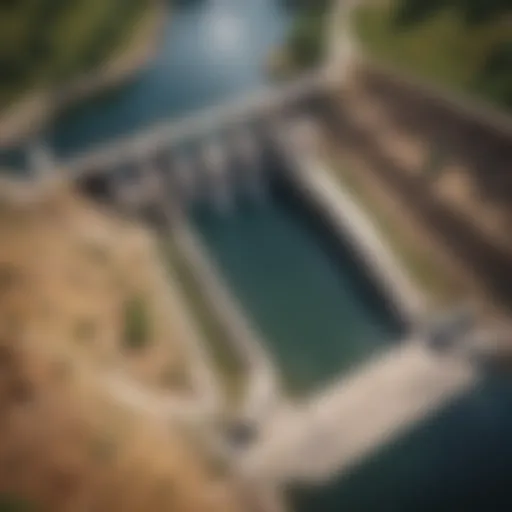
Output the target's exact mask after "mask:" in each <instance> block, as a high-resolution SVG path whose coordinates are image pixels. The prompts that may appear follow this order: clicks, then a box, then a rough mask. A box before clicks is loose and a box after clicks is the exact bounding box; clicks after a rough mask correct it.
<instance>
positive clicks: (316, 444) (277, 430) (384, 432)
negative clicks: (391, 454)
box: [244, 340, 477, 482]
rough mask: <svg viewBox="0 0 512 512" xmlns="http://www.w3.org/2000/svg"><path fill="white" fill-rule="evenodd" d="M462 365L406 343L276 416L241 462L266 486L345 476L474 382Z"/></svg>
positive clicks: (467, 367)
mask: <svg viewBox="0 0 512 512" xmlns="http://www.w3.org/2000/svg"><path fill="white" fill-rule="evenodd" d="M476 380H477V378H476V374H475V370H474V369H473V368H472V366H471V365H470V363H468V361H467V360H465V359H463V358H458V357H446V356H445V357H443V356H440V355H439V354H436V353H435V352H433V351H431V350H430V349H429V348H428V346H427V345H426V344H424V343H422V342H421V341H416V340H410V341H408V342H407V343H404V344H402V345H400V346H398V347H396V348H394V349H392V350H390V351H389V352H388V353H386V354H385V355H384V356H382V357H381V358H378V359H376V360H374V361H372V362H370V363H368V364H367V365H366V366H365V367H363V368H359V369H358V370H357V371H355V372H354V374H353V375H352V376H349V377H348V378H345V379H342V380H341V381H339V382H337V383H334V384H333V385H332V386H330V387H329V388H328V389H326V390H323V391H322V392H321V393H319V394H318V395H316V396H312V397H311V398H310V399H309V400H308V401H307V402H306V403H305V404H303V405H302V406H300V407H296V408H294V409H292V408H289V409H287V410H283V411H282V413H281V414H280V415H276V416H275V417H274V419H273V421H270V422H268V423H267V425H266V426H265V429H264V430H263V431H262V432H261V437H260V438H259V441H258V442H257V443H256V444H255V445H253V446H252V448H250V450H249V451H248V452H247V453H246V454H245V457H244V468H245V471H247V472H248V473H249V474H251V475H255V477H258V478H265V479H268V481H280V482H293V481H295V482H317V481H318V482H323V481H326V480H328V479H329V478H330V477H333V476H335V475H340V474H341V473H343V472H345V471H348V470H349V469H350V468H352V467H353V466H354V465H355V464H357V463H358V462H360V461H362V460H363V459H364V458H365V457H367V456H369V455H371V453H372V452H374V451H375V450H377V449H378V448H379V447H381V446H383V445H384V444H386V443H388V442H389V441H391V440H393V439H395V438H396V437H398V436H399V435H400V434H403V433H404V431H406V430H408V429H411V428H412V427H413V426H414V425H415V424H417V423H418V422H419V421H421V420H422V419H424V418H426V417H427V416H428V415H429V414H431V413H432V412H434V411H435V410H437V409H439V408H441V407H442V406H443V405H445V404H446V403H448V402H449V401H450V400H453V399H454V398H456V397H457V396H459V395H460V394H462V393H463V392H465V391H467V390H469V389H470V387H471V386H472V385H473V384H474V383H476Z"/></svg>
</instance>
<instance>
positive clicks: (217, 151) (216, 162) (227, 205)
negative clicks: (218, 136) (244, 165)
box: [202, 141, 234, 214]
mask: <svg viewBox="0 0 512 512" xmlns="http://www.w3.org/2000/svg"><path fill="white" fill-rule="evenodd" d="M202 165H203V169H204V172H205V177H206V181H207V183H208V190H207V194H208V195H209V197H210V198H211V201H212V204H213V207H214V209H215V211H216V212H220V213H222V214H225V213H227V212H228V211H230V210H231V208H232V206H233V193H234V191H233V190H232V186H231V183H229V175H228V166H229V160H228V157H227V155H226V152H225V149H224V147H223V146H222V144H221V142H219V141H212V142H210V143H208V144H207V145H206V146H205V148H204V151H203V158H202Z"/></svg>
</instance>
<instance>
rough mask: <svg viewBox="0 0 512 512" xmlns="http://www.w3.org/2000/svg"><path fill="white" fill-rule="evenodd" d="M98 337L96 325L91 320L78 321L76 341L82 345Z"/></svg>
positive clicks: (75, 334) (75, 330)
mask: <svg viewBox="0 0 512 512" xmlns="http://www.w3.org/2000/svg"><path fill="white" fill-rule="evenodd" d="M95 335H96V323H95V322H94V320H93V319H91V318H82V319H80V320H78V321H77V322H76V324H75V327H74V336H75V339H76V340H77V341H78V342H80V343H87V342H90V341H91V340H92V339H93V338H94V337H95Z"/></svg>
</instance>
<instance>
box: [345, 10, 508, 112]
mask: <svg viewBox="0 0 512 512" xmlns="http://www.w3.org/2000/svg"><path fill="white" fill-rule="evenodd" d="M393 5H395V4H393ZM354 25H355V29H356V33H357V35H358V37H359V39H360V41H361V43H362V46H363V48H364V49H365V50H366V51H367V52H368V53H369V54H370V55H371V56H374V57H376V58H379V59H381V60H384V61H388V62H390V63H391V64H393V65H396V66H398V67H400V68H402V69H403V70H404V71H406V72H409V73H412V74H414V75H417V76H418V77H421V78H424V79H426V80H427V81H429V82H430V83H433V84H436V85H440V86H443V87H447V88H449V89H451V90H453V91H455V92H463V93H468V94H470V95H474V96H476V97H478V98H479V99H483V100H485V101H487V102H490V103H493V104H495V105H498V106H501V107H505V108H507V109H508V110H509V111H512V65H511V62H512V46H511V45H512V37H511V35H510V20H509V19H507V17H506V16H503V17H500V18H497V19H492V20H489V21H482V22H479V23H468V22H467V20H465V19H464V17H463V16H462V15H461V14H460V13H459V12H458V11H456V10H454V9H449V8H446V9H441V10H438V11H434V12H432V14H430V15H429V16H428V17H427V18H426V19H425V20H422V21H420V22H418V23H416V22H415V23H403V22H400V19H399V17H398V16H397V9H396V8H391V7H390V6H389V2H388V3H386V2H379V3H377V2H373V3H366V4H364V5H362V6H361V7H359V8H357V9H356V11H355V13H354ZM507 63H508V64H507Z"/></svg>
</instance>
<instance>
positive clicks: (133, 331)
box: [123, 296, 151, 350]
mask: <svg viewBox="0 0 512 512" xmlns="http://www.w3.org/2000/svg"><path fill="white" fill-rule="evenodd" d="M123 325H124V333H123V340H124V345H125V347H126V348H128V349H131V350H140V349H142V348H144V347H145V346H146V344H147V343H148V341H149V339H150V330H151V329H150V319H149V312H148V308H147V304H146V302H145V300H144V299H143V298H142V297H140V296H139V297H133V298H131V299H129V300H127V301H126V302H125V303H124V307H123Z"/></svg>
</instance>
